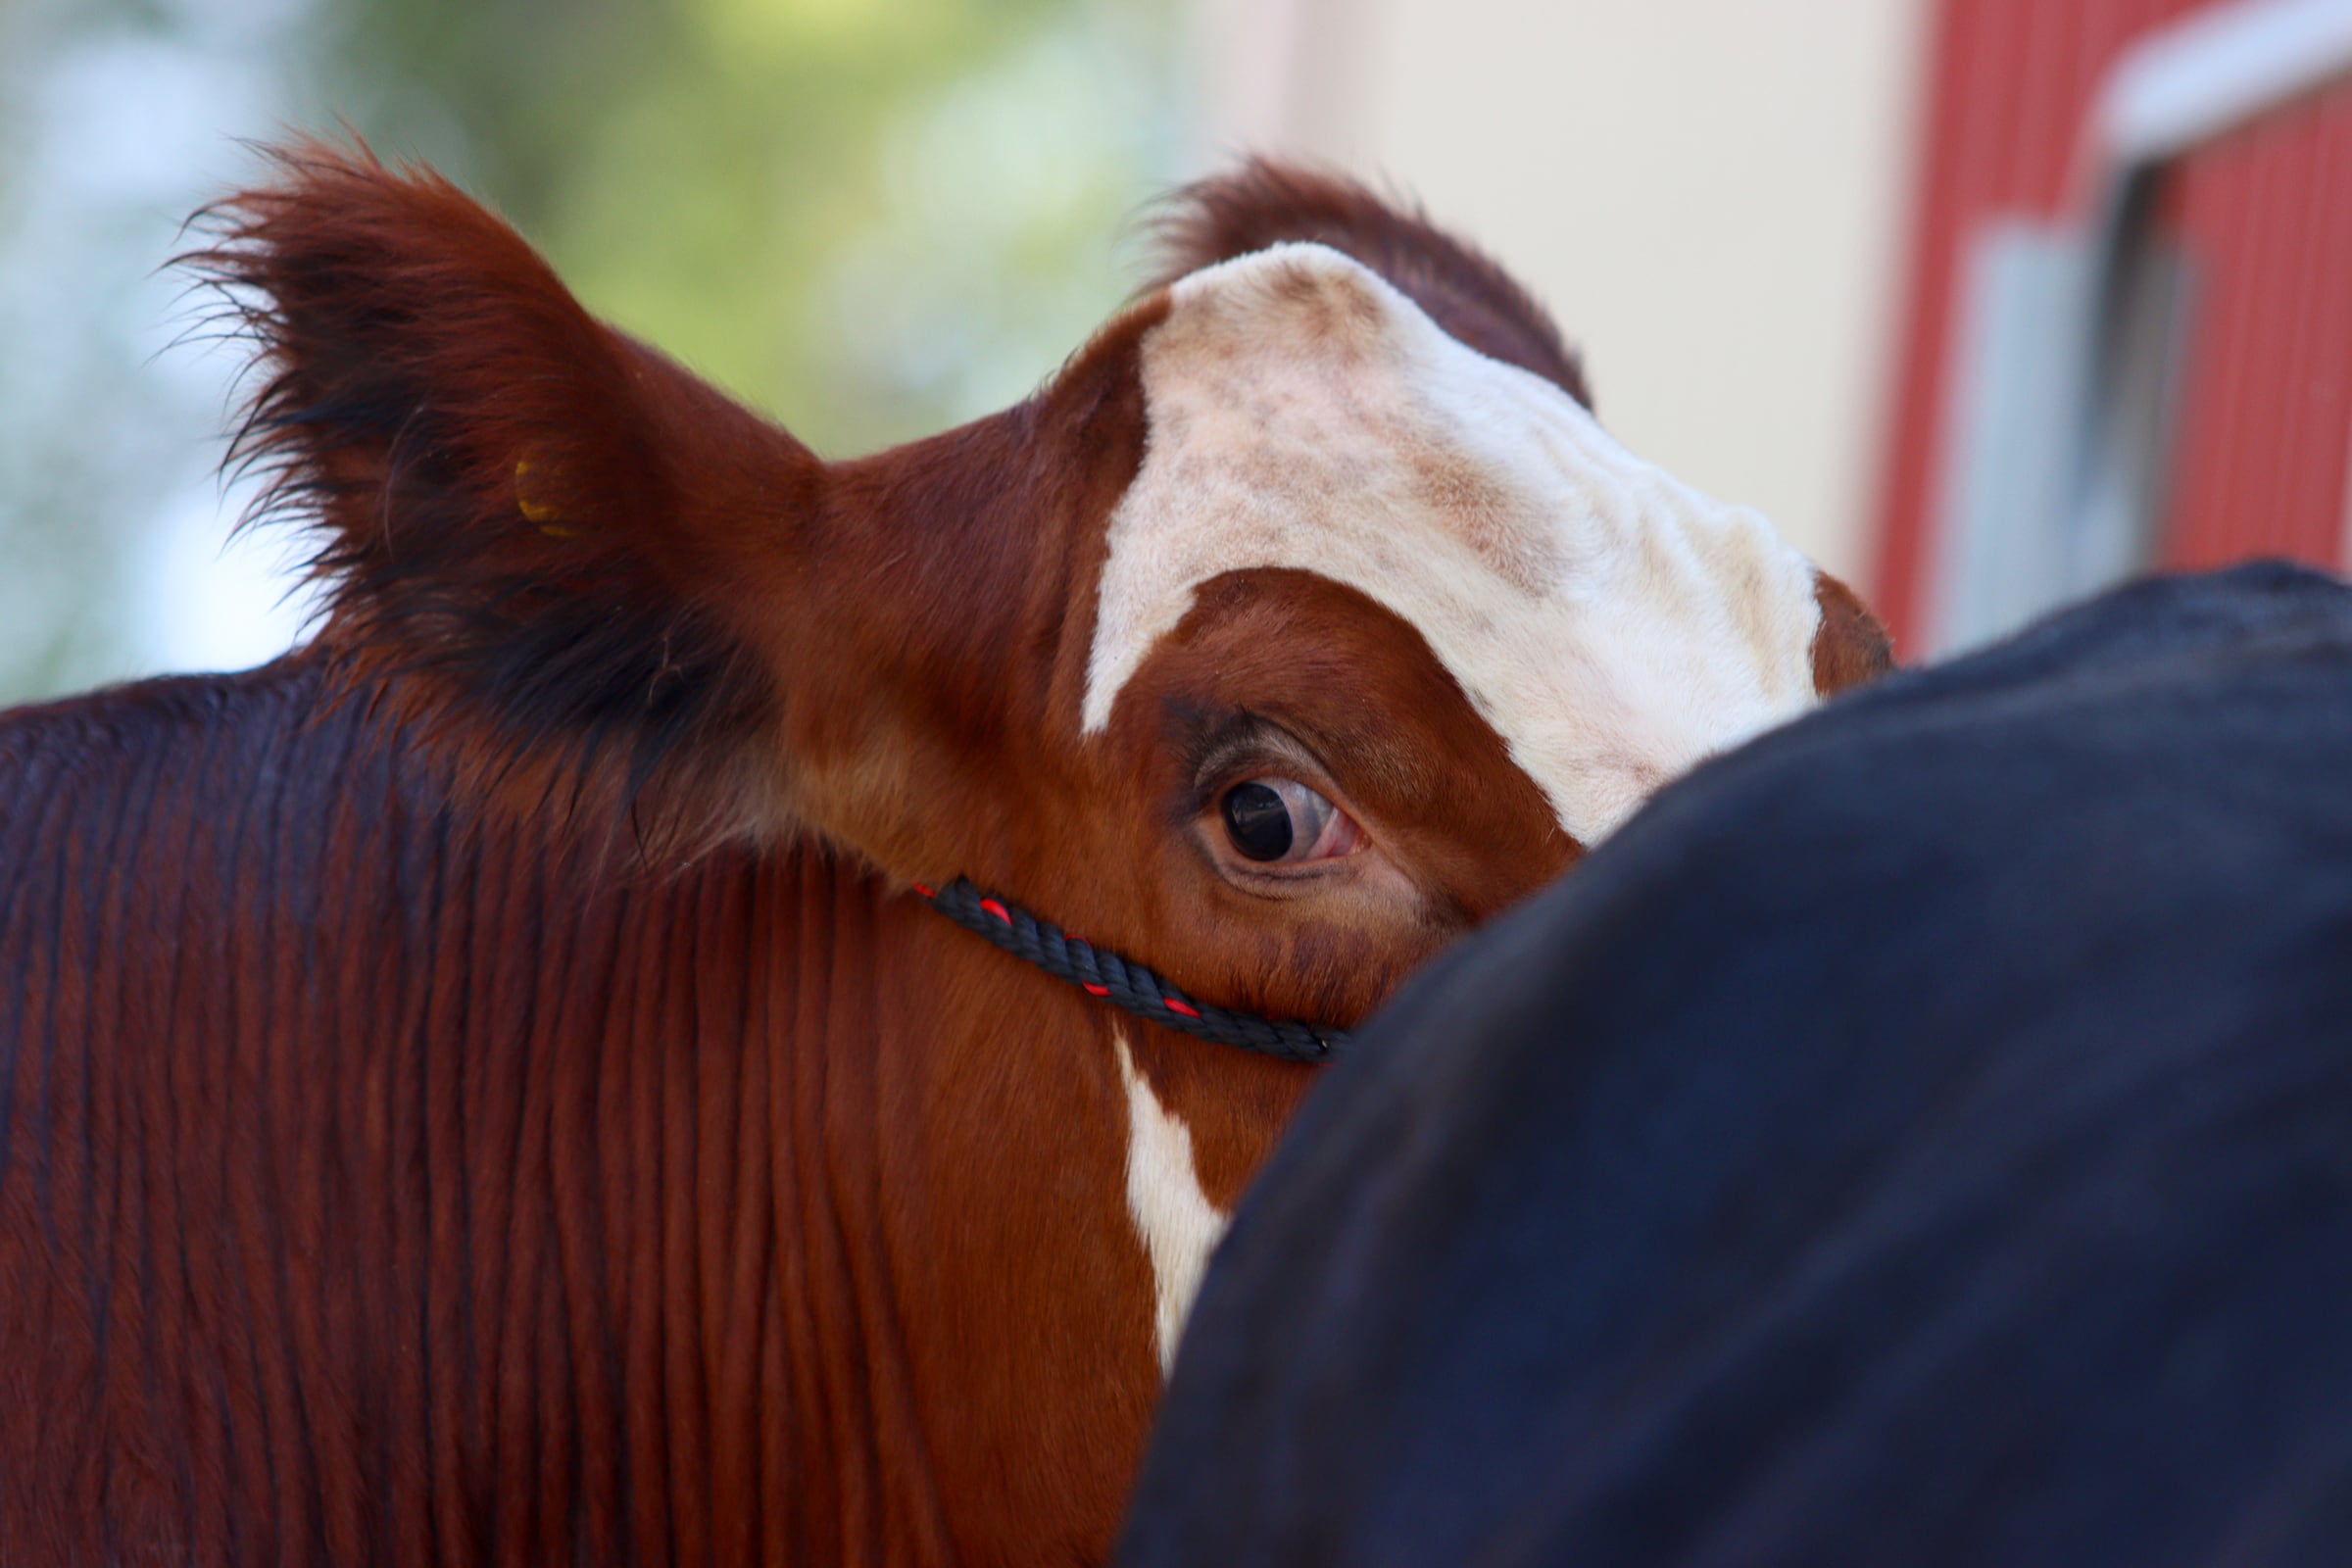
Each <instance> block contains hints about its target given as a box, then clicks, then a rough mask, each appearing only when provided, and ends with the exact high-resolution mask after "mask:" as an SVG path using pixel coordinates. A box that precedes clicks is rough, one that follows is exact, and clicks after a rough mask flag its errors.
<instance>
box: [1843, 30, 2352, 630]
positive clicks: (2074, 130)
mask: <svg viewBox="0 0 2352 1568" xmlns="http://www.w3.org/2000/svg"><path fill="white" fill-rule="evenodd" d="M2197 9H2199V6H2198V4H2197V3H2196V0H1938V5H1937V15H1936V20H1935V23H1934V25H1933V27H1932V29H1931V32H1930V38H1931V44H1932V47H1934V49H1935V50H1936V55H1935V58H1934V60H1933V62H1932V63H1931V68H1932V69H1931V81H1932V87H1931V98H1930V103H1929V106H1928V119H1927V123H1926V126H1925V135H1924V137H1923V145H1922V151H1921V157H1922V168H1921V176H1920V180H1919V189H1920V192H1921V196H1920V205H1919V208H1918V211H1917V214H1916V217H1915V221H1914V228H1913V235H1912V257H1913V260H1912V278H1911V295H1910V302H1909V306H1908V313H1907V314H1908V319H1907V324H1906V327H1905V334H1904V337H1903V340H1902V341H1901V343H1900V344H1899V345H1898V347H1897V354H1898V361H1897V370H1896V379H1895V383H1894V410H1893V413H1894V423H1893V429H1892V432H1891V440H1890V444H1889V448H1888V457H1887V468H1886V471H1885V474H1884V488H1883V492H1882V500H1881V508H1880V552H1879V565H1878V570H1877V572H1876V587H1877V596H1878V600H1879V603H1880V605H1881V606H1882V607H1883V609H1884V612H1885V613H1886V614H1887V616H1888V618H1889V619H1890V621H1891V622H1892V623H1893V625H1894V627H1895V631H1896V635H1897V638H1898V640H1900V641H1901V642H1903V643H1904V644H1905V645H1907V646H1916V634H1917V632H1918V629H1919V627H1920V616H1921V612H1922V610H1923V609H1924V607H1925V606H1926V605H1927V604H1928V603H1929V602H1930V600H1931V598H1932V594H1931V585H1930V583H1929V580H1928V574H1929V573H1930V572H1931V571H1932V570H1933V569H1934V562H1935V560H1936V550H1935V541H1934V539H1933V537H1932V530H1933V528H1934V527H1935V522H1936V519H1935V517H1934V515H1933V505H1932V503H1933V500H1934V498H1935V496H1936V492H1937V484H1938V480H1939V474H1938V465H1939V463H1940V462H1941V461H1942V453H1941V452H1940V450H1939V446H1940V438H1941V434H1942V430H1943V423H1944V419H1945V410H1944V407H1943V399H1944V396H1945V394H1946V392H1947V391H1948V378H1947V370H1948V368H1949V365H1950V362H1951V358H1952V355H1953V353H1954V350H1955V345H1954V343H1953V341H1952V337H1953V327H1954V324H1955V323H1954V306H1955V304H1956V300H1955V291H1956V289H1957V288H1958V287H1959V284H1960V277H1961V270H1962V266H1963V263H1964V261H1965V259H1966V256H1967V254H1968V245H1969V241H1970V239H1971V238H1972V236H1973V235H1974V234H1975V233H1976V232H1977V231H1978V229H1979V227H1980V225H1982V224H1983V223H1985V221H1988V220H1992V219H1996V218H2021V217H2023V218H2039V219H2056V218H2061V217H2065V216H2069V215H2070V214H2071V213H2072V212H2073V203H2074V202H2075V201H2076V200H2078V199H2079V196H2080V192H2079V191H2078V189H2077V187H2076V183H2075V182H2076V180H2077V179H2078V178H2079V176H2080V173H2081V171H2079V170H2078V169H2077V168H2076V158H2077V155H2078V151H2079V145H2080V139H2081V129H2082V123H2083V120H2084V117H2085V116H2086V115H2087V114H2088V112H2089V110H2090V107H2091V104H2092V101H2093V99H2094V98H2095V96H2096V94H2097V90H2098V86H2099V83H2100V81H2101V80H2102V79H2103V77H2104V76H2105V73H2106V72H2107V70H2108V68H2109V67H2110V66H2111V65H2112V64H2113V63H2114V62H2115V60H2116V58H2117V57H2118V56H2119V55H2120V54H2121V53H2122V52H2123V50H2124V49H2125V48H2126V47H2127V46H2128V45H2129V44H2130V43H2131V41H2132V40H2133V39H2135V38H2137V37H2138V36H2139V35H2141V34H2142V33H2144V32H2146V31H2147V30H2148V29H2149V28H2151V27H2154V26H2157V25H2162V24H2163V23H2165V22H2167V21H2170V20H2172V19H2174V18H2176V17H2179V16H2181V15H2183V14H2185V13H2187V12H2190V11H2194V10H2197ZM2172 222H2173V227H2174V230H2175V233H2176V234H2177V236H2178V238H2179V239H2180V243H2181V244H2182V245H2183V247H2184V248H2185V249H2186V251H2187V253H2188V256H2189V258H2190V261H2191V265H2192V268H2193V269H2194V277H2195V282H2194V288H2195V309H2196V316H2195V327H2194V332H2193V335H2192V338H2191V341H2190V342H2189V344H2188V360H2187V366H2186V369H2187V381H2186V385H2185V387H2184V390H2183V394H2182V398H2181V405H2180V412H2181V420H2180V432H2181V441H2180V448H2179V451H2178V453H2177V457H2176V466H2175V468H2174V485H2173V490H2172V504H2171V507H2170V509H2169V518H2168V530H2169V532H2168V546H2167V551H2166V556H2167V559H2168V560H2169V561H2171V562H2173V563H2175V564H2184V565H2189V564H2194V565H2207V564H2215V563H2218V562H2222V561H2229V560H2236V559H2241V558H2243V557H2246V556H2253V555H2278V554H2284V555H2292V556H2298V557H2301V558H2303V559H2305V560H2309V561H2317V562H2322V563H2326V564H2331V565H2339V566H2340V565H2342V564H2344V560H2343V558H2344V537H2343V535H2344V528H2345V510H2346V489H2347V470H2346V460H2347V452H2348V450H2352V94H2346V93H2338V94H2336V95H2335V96H2334V97H2332V98H2329V99H2327V100H2323V101H2322V102H2320V103H2317V104H2315V105H2312V106H2309V107H2306V108H2303V109H2299V110H2295V111H2292V112H2290V113H2289V114H2287V115H2286V116H2284V117H2281V118H2279V119H2278V120H2275V121H2273V122H2271V123H2267V124H2265V125H2262V126H2259V127H2257V128H2256V129H2254V130H2251V131H2249V132H2247V133H2245V134H2243V135H2241V136H2239V137H2237V138H2235V139H2233V140H2231V141H2229V142H2228V143H2225V144H2223V145H2221V146H2219V147H2216V148H2215V149H2213V150H2212V151H2210V152H2208V153H2205V154H2202V155H2200V156H2199V157H2198V158H2196V159H2195V160H2194V161H2192V162H2191V163H2190V164H2189V166H2188V167H2187V169H2186V171H2185V173H2184V176H2183V177H2182V178H2181V179H2180V182H2179V183H2178V185H2177V186H2176V189H2175V199H2174V201H2173V203H2172Z"/></svg>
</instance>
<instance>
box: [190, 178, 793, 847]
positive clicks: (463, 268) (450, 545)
mask: <svg viewBox="0 0 2352 1568" xmlns="http://www.w3.org/2000/svg"><path fill="white" fill-rule="evenodd" d="M269 156H270V166H271V171H272V173H273V175H274V180H273V182H271V183H269V184H266V185H263V186H261V187H259V188H256V189H253V190H249V191H246V192H244V193H242V194H240V195H237V196H234V197H232V198H230V199H229V200H227V201H225V202H223V203H221V204H219V205H218V206H216V207H214V208H211V209H208V210H207V212H206V213H205V214H203V215H200V221H202V222H205V223H207V224H208V225H209V226H210V228H211V229H212V231H213V232H214V234H215V236H216V242H215V243H214V245H213V246H212V247H211V248H209V249H207V250H204V251H201V252H198V253H196V254H194V255H192V256H189V257H187V258H183V261H184V262H185V263H186V265H188V266H190V267H191V268H193V269H194V270H196V272H197V274H198V275H199V277H200V278H201V279H202V280H204V281H207V282H209V283H211V284H213V285H215V286H216V287H217V288H218V289H219V290H220V292H221V296H222V298H223V299H224V300H225V301H226V302H227V306H226V310H227V315H228V316H229V318H230V319H231V320H232V321H233V322H234V323H235V324H236V325H237V326H238V327H239V328H240V329H241V330H242V331H243V333H244V334H245V335H247V336H248V337H250V338H251V340H252V341H253V342H254V344H255V347H256V362H257V366H258V368H259V370H260V374H261V378H260V384H259V387H258V390H257V391H256V393H255V394H254V395H253V397H252V399H251V401H250V404H249V405H248V409H247V416H246V419H245V422H244V425H243V428H242V430H241V431H240V433H239V435H238V437H237V439H236V441H235V443H234V444H233V446H232V448H231V451H230V457H229V462H230V464H231V465H232V466H239V467H244V468H258V469H260V470H261V471H263V472H265V473H266V474H267V475H268V477H269V484H268V486H267V488H266V490H265V493H264V496H263V499H262V501H261V502H260V503H259V504H258V505H257V506H256V508H255V510H254V514H253V515H252V516H249V518H248V521H249V522H250V521H252V520H254V518H257V517H276V518H284V519H288V520H292V521H294V522H297V523H298V524H300V525H301V526H303V527H305V528H307V529H308V530H310V531H311V533H312V535H313V538H314V541H315V544H316V549H315V552H314V554H313V557H312V561H311V570H312V572H313V574H314V575H315V576H316V577H318V578H319V579H320V580H321V581H322V582H323V583H324V584H325V585H326V587H327V592H328V601H329V606H330V610H329V614H328V617H327V624H326V627H325V629H324V631H323V632H322V634H321V636H322V640H323V641H324V642H326V643H327V644H328V645H329V647H330V648H331V649H332V650H333V651H334V652H335V653H336V654H337V655H338V656H339V658H340V659H341V661H342V662H343V663H344V665H345V667H346V668H347V670H348V671H349V672H350V673H351V676H352V678H353V680H354V682H355V684H364V685H366V686H367V687H368V690H369V694H370V695H369V700H370V701H377V700H381V701H388V702H389V703H390V704H391V705H392V706H393V707H394V708H395V709H396V710H397V711H398V712H399V714H400V716H402V717H403V718H404V719H406V720H408V721H410V722H413V723H417V724H419V725H420V726H421V727H422V728H423V729H424V731H425V732H426V733H427V735H428V737H429V738H430V740H431V741H432V743H433V744H435V745H436V747H437V748H438V749H440V750H441V751H442V752H443V753H444V754H445V755H446V756H447V757H449V758H450V759H451V760H453V762H454V763H455V765H456V767H457V770H458V773H459V775H460V780H459V781H460V784H461V786H462V787H467V788H472V789H476V790H478V791H480V792H482V793H485V794H497V795H500V796H502V797H504V798H505V800H506V801H508V802H509V803H511V804H515V805H519V806H521V807H522V808H524V809H539V808H542V807H547V806H551V805H552V806H554V807H557V808H558V809H562V810H564V811H565V812H567V813H577V812H579V811H581V810H583V809H587V810H595V809H607V808H611V809H636V826H637V828H638V831H639V832H641V833H649V832H650V833H652V834H654V835H655V836H657V837H660V838H662V839H666V840H681V839H694V838H701V837H706V836H709V835H711V834H713V833H719V832H725V831H729V830H733V829H740V828H742V827H744V826H746V825H748V823H747V820H746V818H747V817H748V816H751V815H754V814H756V813H757V811H758V809H759V808H758V807H757V806H756V805H755V803H754V802H753V801H752V800H751V799H750V797H751V795H752V794H754V793H755V790H754V788H753V785H752V774H753V772H755V771H756V769H754V768H752V767H750V766H749V765H748V764H749V760H750V759H751V758H753V757H754V756H755V755H756V754H758V753H759V752H760V751H761V750H763V749H762V748H760V747H759V746H757V745H756V744H755V742H756V740H757V739H758V738H759V736H760V734H761V733H762V732H763V731H764V729H765V727H766V726H767V724H768V721H769V717H770V714H771V711H772V706H773V697H772V694H771V692H770V690H769V681H768V677H767V675H766V674H765V670H764V665H763V663H762V662H761V661H760V659H759V658H758V657H756V656H755V655H754V654H753V653H752V651H751V650H750V648H749V647H748V646H747V643H746V640H745V635H744V634H745V631H746V628H747V626H748V625H749V623H750V607H749V606H747V605H746V604H744V603H743V602H742V599H741V596H742V595H743V593H744V591H745V590H744V587H743V584H744V581H745V579H746V577H747V575H751V574H755V572H756V564H755V563H752V562H749V561H747V560H745V559H742V552H744V551H745V550H747V549H749V548H751V541H752V540H754V539H755V538H757V537H759V536H760V533H761V532H762V531H763V529H762V524H763V523H764V524H765V525H766V527H765V529H764V531H765V532H766V533H767V535H768V536H769V537H771V538H772V537H773V535H774V533H775V532H776V531H777V530H776V529H775V528H774V526H773V524H774V520H775V519H776V518H777V516H778V515H779V514H784V513H789V512H790V511H792V510H793V509H795V508H799V507H805V506H807V505H809V504H810V502H811V498H812V497H813V495H814V493H815V486H816V482H817V479H818V477H819V474H820V472H821V469H820V466H819V465H817V463H816V461H815V460H814V459H813V458H812V457H811V456H810V455H809V453H808V451H807V450H806V449H805V448H803V447H801V446H800V445H799V443H797V442H795V441H793V440H792V438H791V437H790V436H788V435H786V434H785V433H784V432H783V431H781V430H778V429H776V428H775V427H773V426H772V425H769V424H767V423H765V422H764V421H762V420H760V419H758V418H757V417H754V416H752V415H750V414H749V413H748V412H746V411H744V410H742V409H741V408H739V407H737V406H736V405H734V404H733V403H731V402H729V401H728V400H727V399H725V398H724V397H722V396H720V395H719V394H718V393H716V392H715V391H713V390H711V388H709V387H708V386H705V385H704V384H703V383H701V382H699V381H697V380H695V379H694V378H693V377H692V376H690V375H688V374H687V373H686V372H684V371H683V370H681V369H679V368H677V367H676V366H674V365H672V364H670V363H669V362H668V361H666V360H664V359H662V358H661V357H660V356H658V355H656V354H654V353H652V352H651V351H649V350H647V349H645V348H643V347H642V346H640V345H638V344H636V343H634V342H632V341H631V340H629V339H627V338H625V337H623V336H621V335H620V334H619V333H616V332H614V331H613V330H611V329H610V328H608V327H606V326H604V325H603V324H601V323H600V322H598V321H596V320H595V319H592V318H591V317H589V316H588V314H587V313H586V312H585V311H584V310H582V309H581V307H580V306H579V304H578V303H577V302H576V301H575V300H574V299H573V298H572V297H571V295H570V293H569V292H568V291H567V290H565V288H564V285H563V284H562V283H561V282H560V281H559V280H558V279H557V277H556V275H555V273H554V272H553V271H552V270H550V269H549V268H548V266H547V264H546V263H545V262H544V261H542V260H541V259H540V258H539V257H538V255H537V254H535V253H534V252H533V251H532V250H531V248H530V247H529V246H528V245H527V244H526V243H524V241H523V240H522V239H521V238H520V237H519V236H518V235H516V234H515V232H514V230H512V229H511V228H509V227H508V226H507V225H506V224H505V223H503V222H501V221H499V220H498V219H496V218H494V217H493V216H492V215H491V214H489V213H488V212H486V211H484V210H483V209H482V208H481V207H480V206H478V205H477V204H475V203H474V202H473V201H471V200H469V199H468V198H467V197H466V196H465V195H464V194H463V193H462V192H460V191H459V190H458V189H457V188H456V187H455V186H453V185H451V184H450V183H449V182H447V181H446V180H444V179H442V178H440V177H439V176H438V175H435V174H433V173H431V172H426V171H420V170H391V169H387V168H385V167H384V166H383V165H382V164H380V163H378V162H377V161H376V160H375V158H374V157H373V156H372V155H371V154H369V153H368V151H367V150H366V149H365V148H357V147H355V148H352V149H349V150H346V149H342V148H337V147H329V146H325V145H321V144H319V143H301V144H297V145H295V146H292V147H289V148H284V149H279V150H276V151H274V152H272V153H270V155H269Z"/></svg>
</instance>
